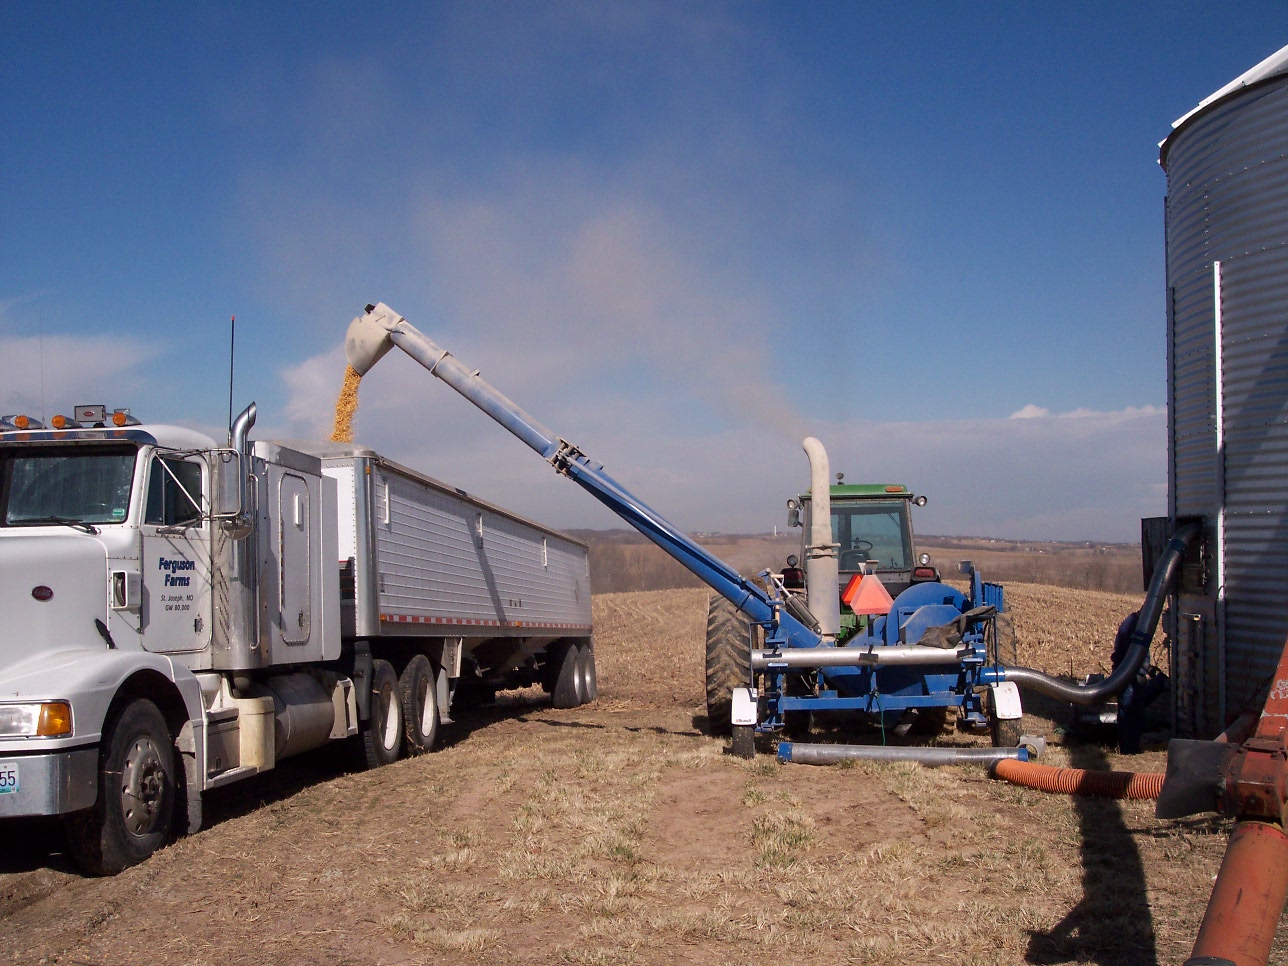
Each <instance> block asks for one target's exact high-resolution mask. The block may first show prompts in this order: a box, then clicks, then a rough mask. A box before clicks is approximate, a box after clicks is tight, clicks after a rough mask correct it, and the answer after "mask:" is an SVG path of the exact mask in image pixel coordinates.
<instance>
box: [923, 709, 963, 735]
mask: <svg viewBox="0 0 1288 966" xmlns="http://www.w3.org/2000/svg"><path fill="white" fill-rule="evenodd" d="M956 710H957V709H956V708H918V709H917V717H916V720H914V721H913V722H912V733H913V734H915V735H923V736H925V737H928V738H934V737H936V736H938V735H942V734H943V733H944V731H945V729H946V728H947V727H948V721H949V717H948V716H949V713H950V712H956Z"/></svg>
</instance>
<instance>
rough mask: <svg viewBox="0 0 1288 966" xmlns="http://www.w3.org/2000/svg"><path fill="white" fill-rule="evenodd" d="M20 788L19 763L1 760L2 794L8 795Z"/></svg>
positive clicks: (0, 793) (0, 790)
mask: <svg viewBox="0 0 1288 966" xmlns="http://www.w3.org/2000/svg"><path fill="white" fill-rule="evenodd" d="M17 790H18V763H17V762H16V761H0V795H7V794H10V793H11V792H16V791H17Z"/></svg>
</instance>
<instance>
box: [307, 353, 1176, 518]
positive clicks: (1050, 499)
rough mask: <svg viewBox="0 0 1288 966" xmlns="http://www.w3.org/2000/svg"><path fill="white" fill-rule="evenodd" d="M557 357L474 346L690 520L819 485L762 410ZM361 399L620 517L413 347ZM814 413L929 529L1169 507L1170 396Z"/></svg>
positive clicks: (513, 476)
mask: <svg viewBox="0 0 1288 966" xmlns="http://www.w3.org/2000/svg"><path fill="white" fill-rule="evenodd" d="M445 347H446V348H448V349H451V350H453V351H454V352H455V350H454V347H453V346H451V345H447V346H445ZM556 354H557V353H556ZM546 361H547V360H546V359H545V358H544V357H542V358H538V359H535V360H534V359H533V358H530V357H529V356H528V355H527V350H526V347H524V346H515V347H512V348H510V349H509V350H508V351H507V350H506V349H504V348H502V347H499V346H495V345H491V346H488V347H486V348H483V347H476V348H475V350H474V351H473V352H472V353H471V354H470V356H469V358H468V359H467V362H468V363H469V364H473V365H480V364H481V365H482V366H483V367H484V376H485V378H488V379H489V381H491V382H492V383H493V384H494V385H495V386H496V387H497V388H498V389H499V390H500V391H502V392H503V393H506V394H507V395H509V396H510V397H511V398H512V399H514V400H515V402H516V403H517V404H518V405H520V406H521V407H523V408H525V409H527V410H528V411H529V412H530V413H531V414H532V415H533V416H535V417H536V418H537V419H538V420H539V421H541V422H543V423H545V424H546V425H547V426H548V427H549V428H550V429H551V430H552V431H553V432H554V433H555V434H556V435H560V436H563V437H565V438H569V439H572V440H573V441H574V442H576V443H578V444H579V445H580V446H581V447H582V448H583V449H584V450H585V451H586V452H587V453H588V454H589V455H590V456H591V457H592V458H594V459H596V460H598V461H600V462H602V463H604V464H605V467H606V469H607V472H608V473H609V474H610V475H611V476H613V477H614V478H615V479H617V480H619V481H620V482H621V483H623V484H624V485H625V486H626V487H627V488H628V489H630V490H631V491H632V492H633V493H635V494H636V495H637V496H638V497H639V498H641V499H643V500H644V501H645V502H647V503H649V504H650V505H652V506H653V507H654V508H655V509H657V510H658V511H659V512H661V513H662V514H663V515H664V516H666V517H667V518H669V519H670V520H671V521H672V522H673V523H675V524H676V525H677V526H680V527H682V528H683V529H686V530H722V531H726V532H739V531H741V532H749V531H765V530H769V529H770V528H772V527H773V526H775V525H778V526H782V525H783V522H784V521H783V517H784V511H783V504H784V502H785V500H786V499H787V497H789V496H792V495H794V494H796V493H798V492H799V491H800V490H801V489H804V488H805V487H806V486H807V485H808V482H807V481H808V465H807V462H806V459H805V456H804V454H803V452H802V451H801V449H800V442H799V439H800V437H789V436H788V435H787V434H785V433H766V432H765V431H764V427H763V424H762V423H761V422H760V421H759V420H758V419H757V418H755V417H754V415H752V414H751V413H748V414H746V415H745V416H744V417H743V418H741V419H736V420H731V421H718V422H719V424H718V425H716V426H714V427H712V426H711V420H710V419H709V413H705V412H703V411H701V407H702V406H703V405H704V404H705V400H703V399H701V398H699V397H695V396H693V395H690V394H687V393H684V392H682V391H675V392H672V391H671V390H669V389H668V388H666V387H665V386H663V387H643V388H640V387H626V388H622V389H618V390H615V389H614V388H613V387H612V386H602V385H601V386H597V387H594V391H593V392H590V391H589V390H588V389H587V387H586V386H584V385H580V384H579V383H578V382H577V381H576V379H571V380H568V381H561V380H559V379H554V380H553V382H551V380H550V379H549V377H550V376H551V373H552V372H557V370H554V369H551V368H548V367H547V366H546V364H545V363H546ZM343 365H344V364H343V361H342V355H341V351H340V350H339V348H337V349H334V350H332V351H331V352H329V353H327V354H325V355H322V356H318V357H316V358H314V359H310V360H307V361H305V362H303V363H301V364H299V365H297V366H295V367H292V368H291V369H289V370H287V371H286V372H284V374H283V378H284V380H285V382H286V384H287V385H288V386H289V387H290V392H291V401H290V405H289V409H288V412H289V414H290V416H291V419H292V425H291V427H290V431H289V433H288V435H303V436H312V437H314V438H322V437H324V436H325V435H326V434H327V433H328V432H329V431H330V426H331V418H332V411H333V410H332V407H333V405H334V401H335V395H336V392H337V390H338V388H339V383H340V376H341V373H342V371H343ZM534 367H535V370H536V373H535V374H534V371H533V369H534ZM538 377H541V378H538ZM542 378H544V379H545V382H544V384H543V383H542ZM360 399H361V405H360V408H359V411H358V418H357V423H356V428H357V439H358V441H359V442H360V443H362V444H363V445H368V446H371V447H373V448H374V449H376V450H377V451H378V452H381V453H382V454H384V455H386V456H388V457H390V458H392V459H394V460H397V461H398V462H401V463H405V464H407V465H410V466H413V467H415V468H417V469H419V470H421V471H423V472H426V473H428V474H429V475H431V476H435V477H437V478H440V479H442V480H444V481H445V482H449V483H451V484H453V485H456V486H461V487H463V488H464V489H466V490H469V491H470V492H474V493H477V494H479V495H480V496H483V497H484V498H486V499H490V500H493V501H494V502H497V503H500V504H501V505H503V506H508V507H510V508H512V509H514V510H516V511H518V512H520V513H524V514H526V515H529V516H532V517H535V518H537V519H540V520H543V521H545V522H548V523H551V524H553V525H556V526H563V527H612V526H621V525H622V524H621V522H620V521H619V520H618V519H617V518H616V517H614V516H612V515H610V514H608V513H607V512H606V511H603V510H600V509H598V508H597V507H596V506H595V504H594V503H593V502H592V501H591V500H590V499H589V498H587V496H586V495H585V494H583V493H581V492H580V490H579V489H578V488H577V487H576V486H574V485H571V484H569V483H568V481H566V480H564V479H562V478H559V477H557V476H556V475H555V474H554V473H552V472H551V470H550V468H549V467H548V466H547V465H546V464H545V463H544V462H543V461H542V460H540V459H539V458H538V457H537V456H536V455H535V454H534V453H532V452H531V451H530V450H528V449H527V448H526V447H525V446H523V444H521V443H519V442H518V441H517V440H515V439H513V438H512V437H510V436H509V434H508V433H506V432H504V431H503V430H502V429H501V428H500V427H498V426H496V425H495V424H494V423H492V422H491V420H490V419H488V418H487V417H486V416H484V415H483V414H482V413H480V412H479V411H477V410H476V409H474V407H473V406H471V405H470V404H469V403H467V402H466V401H465V400H463V399H461V398H459V397H458V396H457V395H456V394H455V393H454V392H452V391H451V390H450V389H449V388H448V387H447V386H446V385H444V384H442V383H440V382H439V381H438V380H436V379H433V378H432V377H430V376H429V375H428V373H426V372H424V370H422V369H420V368H419V367H417V366H416V365H415V364H414V363H412V362H411V361H410V360H409V359H407V358H406V357H404V356H402V355H401V354H400V353H397V352H395V353H391V354H390V355H389V356H387V357H386V359H385V360H383V361H382V362H380V363H379V365H378V366H376V367H375V368H374V369H373V370H372V371H371V373H369V374H368V375H367V377H366V378H365V379H364V380H363V383H362V387H361V391H360ZM695 407H696V411H695ZM805 422H808V426H807V430H808V432H812V433H813V434H814V435H817V436H818V437H819V438H820V439H822V440H823V442H824V443H825V445H826V446H827V447H828V451H829V455H830V457H831V463H832V468H833V471H842V472H844V473H845V474H846V479H847V480H849V481H850V482H862V481H871V482H900V483H906V484H907V485H909V486H910V487H912V488H913V489H914V490H915V491H916V492H918V493H924V494H926V495H927V496H928V497H929V500H930V502H929V505H928V506H927V507H926V509H925V510H923V511H920V513H919V516H918V520H917V524H918V527H919V529H920V530H921V531H922V532H927V533H945V534H979V535H984V536H995V537H1015V538H1035V539H1037V538H1048V539H1070V540H1077V539H1096V540H1120V541H1129V540H1134V539H1136V538H1137V536H1138V534H1139V524H1138V521H1139V518H1140V517H1142V516H1154V515H1159V514H1162V513H1164V512H1165V510H1166V485H1165V482H1164V477H1165V467H1166V460H1165V454H1166V427H1167V420H1166V412H1165V411H1164V410H1162V409H1161V408H1157V407H1142V408H1139V409H1135V408H1129V409H1125V410H1121V411H1115V412H1094V411H1091V410H1080V411H1079V412H1078V413H1077V415H1076V416H1074V415H1072V414H1066V416H1060V417H1046V418H1030V419H1009V418H1008V419H983V418H978V419H972V418H962V419H951V420H940V421H934V422H921V423H872V422H863V421H859V420H855V421H847V422H824V421H817V420H815V421H805ZM801 435H802V436H803V435H805V434H804V433H802V434H801Z"/></svg>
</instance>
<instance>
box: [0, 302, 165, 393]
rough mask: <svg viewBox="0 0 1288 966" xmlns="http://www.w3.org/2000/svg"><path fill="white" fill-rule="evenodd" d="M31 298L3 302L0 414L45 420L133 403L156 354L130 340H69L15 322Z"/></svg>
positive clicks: (49, 330)
mask: <svg viewBox="0 0 1288 966" xmlns="http://www.w3.org/2000/svg"><path fill="white" fill-rule="evenodd" d="M32 298H34V297H23V298H15V299H9V300H6V301H2V302H0V411H3V412H4V413H18V412H24V413H27V414H29V415H35V416H39V417H43V418H47V417H49V416H52V415H53V414H55V413H58V412H63V413H70V412H71V409H72V407H73V406H74V405H77V404H79V403H105V404H107V405H108V406H117V405H122V404H125V403H127V402H128V401H129V400H130V399H132V398H133V397H134V395H135V393H136V391H137V390H138V388H139V386H140V384H141V381H142V380H141V378H140V375H141V374H140V371H139V370H140V367H141V366H142V365H143V363H145V362H146V361H147V360H148V359H149V358H152V357H153V356H155V355H156V352H155V351H154V350H152V349H150V348H149V347H147V346H146V345H144V344H143V343H142V342H140V341H138V340H136V339H133V338H130V337H122V336H70V335H64V334H62V333H61V332H59V331H57V330H55V329H53V328H52V327H49V326H46V327H45V328H46V329H47V331H46V332H45V334H40V331H39V330H40V328H41V326H39V325H38V324H36V323H31V322H29V321H28V320H27V319H25V318H16V317H15V316H16V315H18V313H17V312H15V307H16V306H17V305H19V304H22V303H26V302H30V301H32ZM33 329H34V330H36V331H37V334H36V335H29V334H22V335H18V334H15V333H14V330H20V331H22V332H24V333H29V332H31V331H32V330H33Z"/></svg>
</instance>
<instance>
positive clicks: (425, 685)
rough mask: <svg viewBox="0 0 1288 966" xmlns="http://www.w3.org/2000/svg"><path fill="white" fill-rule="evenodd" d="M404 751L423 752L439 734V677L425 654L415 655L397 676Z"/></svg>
mask: <svg viewBox="0 0 1288 966" xmlns="http://www.w3.org/2000/svg"><path fill="white" fill-rule="evenodd" d="M398 696H399V699H400V701H401V704H402V719H403V731H404V735H405V738H406V741H407V754H409V755H423V754H424V753H425V752H427V751H429V750H430V749H432V748H433V747H434V740H435V739H436V738H437V737H438V679H437V675H436V674H435V673H434V665H433V664H431V663H430V660H429V658H428V657H426V656H425V655H424V654H417V655H415V656H414V657H413V658H412V659H411V660H410V661H408V662H407V666H406V667H405V668H403V673H402V674H401V675H400V676H399V678H398Z"/></svg>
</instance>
